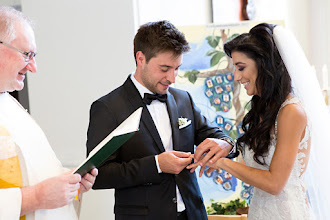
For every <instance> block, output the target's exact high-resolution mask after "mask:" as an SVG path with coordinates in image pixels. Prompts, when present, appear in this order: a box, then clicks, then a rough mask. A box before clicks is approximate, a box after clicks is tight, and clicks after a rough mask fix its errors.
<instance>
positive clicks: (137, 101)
mask: <svg viewBox="0 0 330 220" xmlns="http://www.w3.org/2000/svg"><path fill="white" fill-rule="evenodd" d="M130 77H131V76H129V77H128V79H127V80H126V82H125V83H124V88H125V90H126V92H127V94H128V97H129V100H128V101H129V102H130V103H131V104H132V108H133V110H135V109H137V108H139V107H141V106H142V107H143V111H142V116H141V121H142V123H143V124H144V126H145V127H146V128H147V131H148V132H149V133H150V135H151V137H152V138H153V139H154V141H155V142H156V145H157V147H158V149H159V150H160V152H164V151H165V148H164V146H163V143H162V140H161V139H160V136H159V133H158V131H157V128H156V125H155V123H154V121H153V120H152V117H151V115H150V113H149V111H148V108H147V107H146V105H145V104H144V103H143V102H142V98H141V96H140V93H139V91H138V90H137V88H136V87H135V85H134V83H133V82H132V80H131V78H130Z"/></svg>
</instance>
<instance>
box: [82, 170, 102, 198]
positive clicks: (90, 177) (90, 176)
mask: <svg viewBox="0 0 330 220" xmlns="http://www.w3.org/2000/svg"><path fill="white" fill-rule="evenodd" d="M98 172H99V171H98V169H97V168H94V169H92V170H91V172H90V173H87V174H85V176H84V177H82V178H81V182H80V189H79V194H82V193H85V192H87V191H88V190H90V189H91V188H92V186H93V185H94V182H95V178H96V176H97V174H98Z"/></svg>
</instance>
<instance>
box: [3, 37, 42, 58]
mask: <svg viewBox="0 0 330 220" xmlns="http://www.w3.org/2000/svg"><path fill="white" fill-rule="evenodd" d="M0 44H3V45H5V46H6V47H9V48H11V49H13V50H16V51H17V52H19V53H21V54H23V57H24V60H25V62H29V61H30V60H32V59H33V58H34V57H35V56H36V55H37V54H36V53H35V52H32V51H29V52H26V51H23V50H20V49H17V48H16V47H13V46H11V45H10V44H7V43H5V42H2V41H0Z"/></svg>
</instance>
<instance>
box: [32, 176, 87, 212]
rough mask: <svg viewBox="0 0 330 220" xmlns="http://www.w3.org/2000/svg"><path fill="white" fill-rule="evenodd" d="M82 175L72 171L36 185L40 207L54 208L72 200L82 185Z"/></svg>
mask: <svg viewBox="0 0 330 220" xmlns="http://www.w3.org/2000/svg"><path fill="white" fill-rule="evenodd" d="M80 181H81V177H80V175H79V174H71V172H68V173H65V174H62V175H60V176H56V177H52V178H49V179H46V180H44V181H42V182H40V183H38V184H37V185H36V188H35V191H36V192H35V193H36V199H37V201H39V208H38V209H54V208H58V207H62V206H64V205H67V204H68V203H70V202H72V201H73V199H74V198H75V196H76V195H77V190H78V189H79V187H80V184H79V182H80Z"/></svg>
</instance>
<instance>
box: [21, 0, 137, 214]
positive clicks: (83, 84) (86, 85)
mask: <svg viewBox="0 0 330 220" xmlns="http://www.w3.org/2000/svg"><path fill="white" fill-rule="evenodd" d="M22 11H23V12H24V13H25V14H26V15H28V16H29V17H31V18H32V19H33V20H35V21H36V29H35V34H36V42H37V51H38V56H37V64H38V72H37V73H36V74H30V75H29V76H28V84H29V98H30V107H31V114H32V116H33V117H34V118H35V120H36V121H37V122H38V123H39V125H40V126H41V128H42V129H43V130H44V131H45V133H46V135H47V137H48V139H49V142H50V144H51V145H52V147H53V149H54V151H55V153H56V154H57V156H58V158H59V159H60V160H61V161H62V163H63V165H64V166H66V167H75V166H77V165H79V164H80V162H81V161H82V160H83V159H84V158H85V156H86V147H85V143H86V131H87V126H88V121H89V108H90V105H91V103H92V102H93V101H94V100H96V99H97V98H99V97H101V96H102V95H105V94H107V93H108V92H109V91H111V90H113V89H114V88H116V87H118V86H119V85H121V84H122V83H123V82H124V80H125V79H126V77H127V76H128V74H129V73H131V72H132V71H134V69H135V63H134V57H133V38H134V34H135V33H134V23H133V22H134V19H133V9H132V2H131V0H129V1H128V0H125V1H117V0H107V1H89V0H56V1H53V0H22ZM109 178H111V177H109ZM82 207H83V211H82V215H81V219H111V218H113V191H112V190H106V191H91V192H88V193H87V194H86V195H85V196H84V198H83V202H82ZM109 216H110V217H109Z"/></svg>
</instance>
